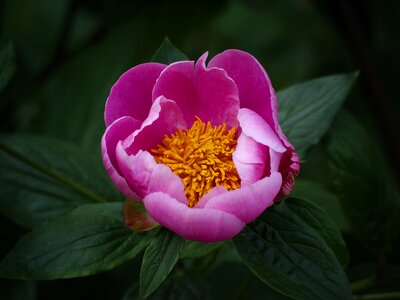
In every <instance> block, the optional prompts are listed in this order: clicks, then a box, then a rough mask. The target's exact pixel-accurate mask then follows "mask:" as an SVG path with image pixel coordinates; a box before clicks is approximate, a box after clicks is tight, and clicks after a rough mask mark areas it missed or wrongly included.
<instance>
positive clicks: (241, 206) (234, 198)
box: [204, 173, 282, 223]
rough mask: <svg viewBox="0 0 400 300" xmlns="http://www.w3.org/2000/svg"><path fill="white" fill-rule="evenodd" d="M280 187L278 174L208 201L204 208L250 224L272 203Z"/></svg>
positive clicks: (280, 181) (280, 179) (279, 175)
mask: <svg viewBox="0 0 400 300" xmlns="http://www.w3.org/2000/svg"><path fill="white" fill-rule="evenodd" d="M281 185H282V176H281V174H280V173H272V174H271V175H270V176H269V177H265V178H263V179H262V180H259V181H257V182H256V183H254V184H252V185H248V186H245V187H242V188H239V189H236V190H233V191H229V192H227V193H223V194H220V195H218V196H216V197H214V198H212V199H210V200H209V201H208V202H207V204H206V205H205V206H204V208H213V209H219V210H222V211H225V212H227V213H230V214H233V215H235V216H236V217H238V218H239V219H240V220H242V221H243V222H244V223H250V222H252V221H253V220H254V219H255V218H257V217H258V216H259V215H260V214H261V213H262V212H263V211H264V210H265V209H266V208H267V207H269V206H271V205H272V204H273V203H274V198H275V196H276V195H277V194H278V192H279V190H280V188H281Z"/></svg>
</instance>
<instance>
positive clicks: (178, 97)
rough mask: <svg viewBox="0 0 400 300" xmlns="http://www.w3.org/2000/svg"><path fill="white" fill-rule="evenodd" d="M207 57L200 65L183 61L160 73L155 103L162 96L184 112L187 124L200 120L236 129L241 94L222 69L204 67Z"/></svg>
mask: <svg viewBox="0 0 400 300" xmlns="http://www.w3.org/2000/svg"><path fill="white" fill-rule="evenodd" d="M205 59H206V55H203V56H202V57H201V58H200V59H199V61H198V63H197V64H194V62H193V61H181V62H176V63H173V64H171V65H169V66H168V67H167V68H165V69H164V71H163V72H162V73H161V75H160V77H159V78H158V79H157V82H156V84H155V86H154V90H153V99H156V98H157V97H159V96H161V95H163V96H165V97H167V98H169V99H173V100H174V101H175V102H176V103H177V104H178V106H179V107H180V108H181V110H182V113H183V116H184V119H185V121H186V122H187V124H193V122H194V121H195V120H196V116H198V117H199V118H200V119H202V120H203V121H210V122H211V124H212V125H220V124H222V123H224V122H225V123H226V124H227V126H228V127H229V128H231V127H236V126H237V111H238V109H239V94H238V90H237V87H236V85H235V83H234V82H233V80H232V79H231V78H230V77H229V76H228V75H227V74H226V72H225V71H224V70H222V69H219V68H209V69H207V68H206V67H205V63H204V62H205Z"/></svg>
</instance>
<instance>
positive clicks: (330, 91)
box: [278, 73, 358, 157]
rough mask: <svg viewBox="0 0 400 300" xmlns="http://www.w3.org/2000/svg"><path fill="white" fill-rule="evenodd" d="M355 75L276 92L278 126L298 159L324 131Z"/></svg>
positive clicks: (320, 80)
mask: <svg viewBox="0 0 400 300" xmlns="http://www.w3.org/2000/svg"><path fill="white" fill-rule="evenodd" d="M357 74H358V73H351V74H340V75H332V76H327V77H321V78H317V79H314V80H311V81H307V82H305V83H301V84H297V85H294V86H291V87H289V88H287V89H285V90H282V91H280V92H278V100H279V123H280V124H281V126H282V130H283V132H284V133H285V134H286V136H287V137H288V139H289V141H290V142H291V143H292V144H293V145H294V147H295V148H296V151H297V153H298V154H299V155H300V157H304V156H305V154H306V151H307V149H308V148H309V147H310V146H312V145H315V144H317V143H318V142H319V140H320V139H321V137H322V136H323V135H324V134H325V133H326V132H327V130H328V129H329V127H330V126H331V123H332V120H333V117H334V116H335V115H336V113H337V112H338V110H339V108H340V107H341V105H342V103H343V102H344V100H345V99H346V97H347V95H348V93H349V91H350V88H351V87H352V85H353V83H354V81H355V79H356V77H357Z"/></svg>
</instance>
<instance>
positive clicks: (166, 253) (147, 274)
mask: <svg viewBox="0 0 400 300" xmlns="http://www.w3.org/2000/svg"><path fill="white" fill-rule="evenodd" d="M183 243H184V239H182V238H181V237H180V236H178V235H176V234H174V233H172V232H171V231H169V230H168V229H165V228H161V229H160V230H159V232H158V234H157V236H156V237H155V238H154V240H153V241H152V242H151V244H150V245H149V246H148V247H147V249H146V251H145V253H144V256H143V261H142V268H141V270H140V294H141V296H142V297H143V298H146V297H148V296H149V295H150V294H152V293H153V292H154V291H155V290H156V289H157V288H158V287H159V286H160V284H161V283H162V282H163V281H164V280H165V279H166V278H167V276H168V274H169V273H170V272H171V270H172V269H173V267H174V266H175V264H176V262H177V261H178V259H179V254H180V252H181V248H182V246H183Z"/></svg>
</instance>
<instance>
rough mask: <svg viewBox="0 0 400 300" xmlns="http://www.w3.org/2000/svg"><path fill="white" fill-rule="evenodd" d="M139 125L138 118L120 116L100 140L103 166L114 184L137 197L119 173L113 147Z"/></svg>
mask: <svg viewBox="0 0 400 300" xmlns="http://www.w3.org/2000/svg"><path fill="white" fill-rule="evenodd" d="M139 127H140V122H139V121H138V120H136V119H133V118H131V117H122V118H120V119H118V120H116V121H114V122H113V123H112V124H111V125H110V126H109V127H107V130H106V132H105V133H104V135H103V138H102V140H101V152H102V157H103V163H104V167H105V169H106V170H107V173H108V174H109V176H110V178H111V180H112V181H113V182H114V184H115V185H116V186H117V187H118V189H119V190H120V191H121V192H122V193H123V194H124V195H125V196H127V197H128V198H137V195H136V194H135V193H134V192H133V191H132V190H131V189H130V188H129V186H128V184H127V183H126V180H125V178H124V177H123V176H122V174H121V171H120V169H119V167H118V163H117V159H116V156H115V149H116V147H117V144H118V142H119V141H123V140H124V139H125V138H126V137H127V136H128V135H130V134H131V133H132V132H134V131H135V130H136V129H138V128H139Z"/></svg>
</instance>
